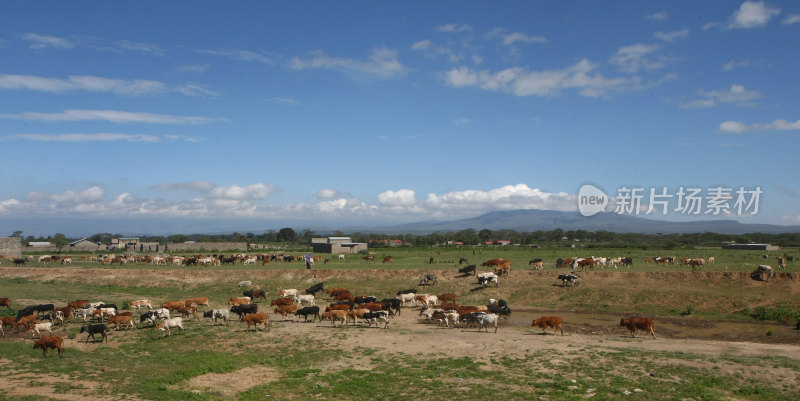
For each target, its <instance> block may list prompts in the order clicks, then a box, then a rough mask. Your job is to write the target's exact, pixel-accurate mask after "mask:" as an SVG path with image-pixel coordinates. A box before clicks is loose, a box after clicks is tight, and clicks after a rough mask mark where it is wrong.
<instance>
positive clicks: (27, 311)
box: [17, 304, 56, 319]
mask: <svg viewBox="0 0 800 401" xmlns="http://www.w3.org/2000/svg"><path fill="white" fill-rule="evenodd" d="M55 311H56V307H55V305H53V304H41V305H32V306H27V307H25V308H24V309H22V310H20V311H17V319H19V318H21V317H23V316H28V315H32V314H34V313H36V315H39V312H42V313H47V312H55Z"/></svg>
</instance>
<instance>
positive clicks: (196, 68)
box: [177, 64, 211, 72]
mask: <svg viewBox="0 0 800 401" xmlns="http://www.w3.org/2000/svg"><path fill="white" fill-rule="evenodd" d="M209 68H211V66H210V65H208V64H187V65H182V66H180V67H178V68H177V70H178V71H180V72H205V71H206V70H208V69H209Z"/></svg>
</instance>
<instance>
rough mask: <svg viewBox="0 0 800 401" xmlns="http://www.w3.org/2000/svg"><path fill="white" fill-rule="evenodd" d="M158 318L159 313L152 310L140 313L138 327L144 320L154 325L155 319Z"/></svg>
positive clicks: (159, 316)
mask: <svg viewBox="0 0 800 401" xmlns="http://www.w3.org/2000/svg"><path fill="white" fill-rule="evenodd" d="M159 318H161V314H160V313H158V312H157V311H154V310H151V311H149V312H145V313H142V315H141V316H139V327H142V323H144V322H145V321H147V322H150V323H152V324H153V326H155V324H156V319H159Z"/></svg>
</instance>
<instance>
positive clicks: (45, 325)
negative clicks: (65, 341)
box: [28, 322, 53, 337]
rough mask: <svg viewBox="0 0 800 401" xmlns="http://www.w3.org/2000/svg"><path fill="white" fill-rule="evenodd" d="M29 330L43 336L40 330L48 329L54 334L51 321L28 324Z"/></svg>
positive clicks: (37, 335)
mask: <svg viewBox="0 0 800 401" xmlns="http://www.w3.org/2000/svg"><path fill="white" fill-rule="evenodd" d="M28 331H32V332H33V334H34V335H35V336H36V337H41V333H40V331H47V332H48V333H50V335H51V336H52V335H53V323H51V322H44V323H34V324H32V325H30V326H28Z"/></svg>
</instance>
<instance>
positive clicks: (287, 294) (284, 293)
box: [278, 288, 298, 297]
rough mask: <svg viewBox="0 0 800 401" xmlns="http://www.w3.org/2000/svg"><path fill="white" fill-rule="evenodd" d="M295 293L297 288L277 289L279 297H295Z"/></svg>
mask: <svg viewBox="0 0 800 401" xmlns="http://www.w3.org/2000/svg"><path fill="white" fill-rule="evenodd" d="M297 295H298V294H297V290H296V289H294V288H291V289H288V290H280V291H278V296H279V297H296V296H297Z"/></svg>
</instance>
